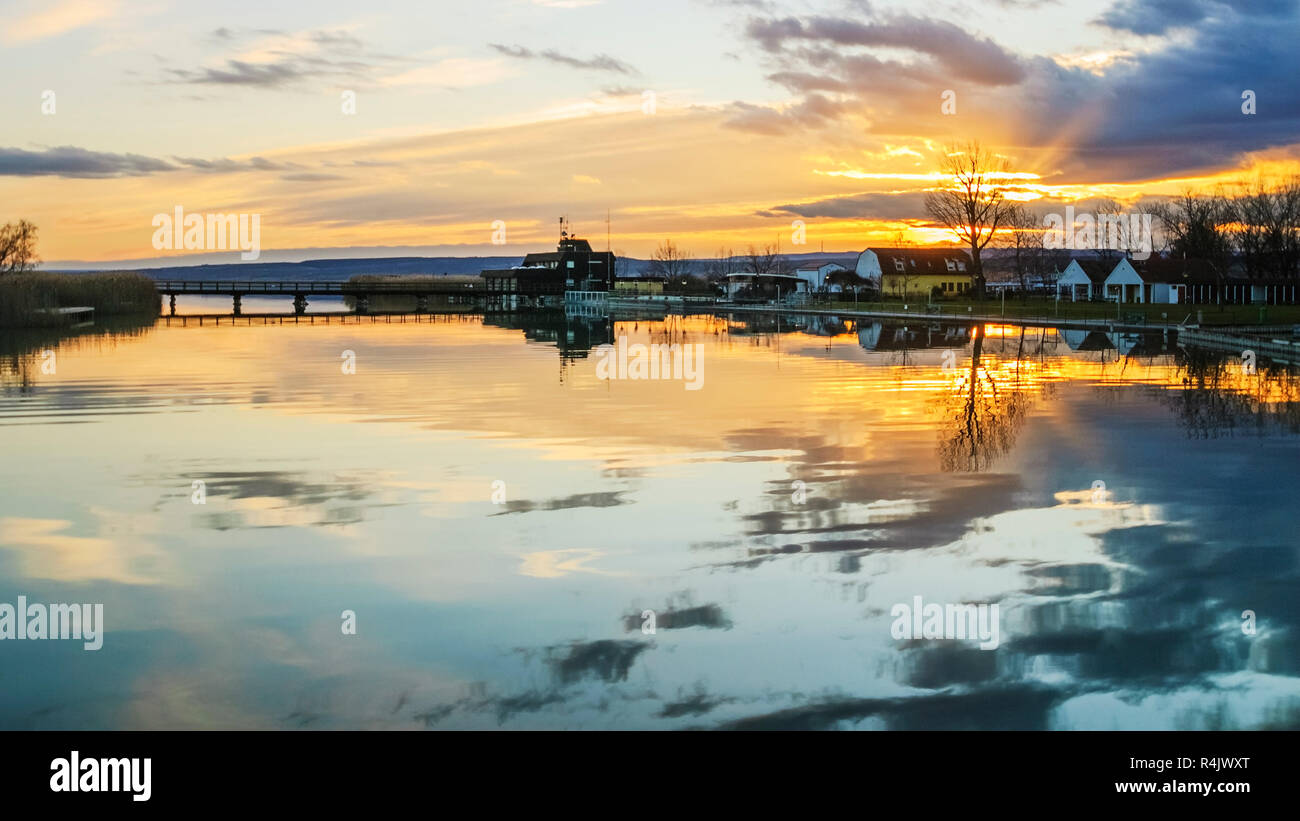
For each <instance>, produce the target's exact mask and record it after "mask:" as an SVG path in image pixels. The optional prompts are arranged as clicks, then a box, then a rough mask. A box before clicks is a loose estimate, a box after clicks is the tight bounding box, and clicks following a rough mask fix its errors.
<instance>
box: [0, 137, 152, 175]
mask: <svg viewBox="0 0 1300 821" xmlns="http://www.w3.org/2000/svg"><path fill="white" fill-rule="evenodd" d="M173 169H174V166H172V165H170V164H169V163H167V162H164V161H163V160H158V159H154V158H153V157H144V156H141V155H139V154H110V153H107V152H102V151H88V150H86V149H84V148H77V147H75V146H71V145H65V146H60V147H58V148H47V149H45V150H44V151H25V150H23V149H21V148H0V176H6V177H42V176H57V177H80V178H95V177H140V176H144V175H146V174H152V173H154V172H157V171H170V170H173Z"/></svg>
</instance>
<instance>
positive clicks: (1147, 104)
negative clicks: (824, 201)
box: [727, 0, 1300, 182]
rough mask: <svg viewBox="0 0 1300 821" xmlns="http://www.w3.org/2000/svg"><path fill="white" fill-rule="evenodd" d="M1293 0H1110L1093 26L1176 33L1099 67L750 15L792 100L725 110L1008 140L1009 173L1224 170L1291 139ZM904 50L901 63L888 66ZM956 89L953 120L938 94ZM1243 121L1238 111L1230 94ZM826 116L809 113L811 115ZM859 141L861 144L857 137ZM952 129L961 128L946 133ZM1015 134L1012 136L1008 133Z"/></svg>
mask: <svg viewBox="0 0 1300 821" xmlns="http://www.w3.org/2000/svg"><path fill="white" fill-rule="evenodd" d="M1298 5H1300V4H1298V3H1297V2H1296V0H1254V1H1253V2H1246V3H1242V4H1233V5H1228V4H1226V3H1218V2H1213V0H1122V2H1120V3H1118V4H1116V5H1114V6H1113V7H1112V8H1111V9H1110V10H1109V11H1107V12H1105V13H1104V14H1103V20H1105V21H1107V22H1103V23H1102V25H1109V26H1110V27H1112V28H1121V27H1122V28H1124V30H1126V31H1129V32H1148V31H1149V32H1154V31H1157V30H1159V31H1166V30H1169V29H1171V28H1173V27H1175V25H1176V26H1178V27H1181V28H1183V29H1184V30H1185V31H1186V34H1187V36H1186V37H1185V38H1180V39H1179V40H1177V41H1172V40H1171V41H1170V42H1168V43H1166V44H1165V45H1164V47H1163V48H1159V49H1157V50H1155V51H1151V52H1147V53H1142V54H1137V55H1129V56H1121V57H1119V58H1117V59H1115V60H1114V61H1113V62H1111V63H1110V64H1109V65H1107V66H1106V67H1105V68H1104V69H1103V70H1102V71H1100V72H1094V71H1092V70H1087V69H1084V68H1078V67H1071V66H1063V65H1060V64H1058V63H1057V62H1055V61H1054V60H1052V59H1049V58H1046V57H1016V56H1013V55H1011V54H1008V53H1007V52H1005V51H1003V50H1002V49H1001V47H999V46H998V45H997V44H995V43H993V42H992V41H989V40H987V39H982V38H979V37H975V36H973V35H969V34H966V33H965V32H963V31H962V30H961V29H960V28H958V27H957V26H956V25H954V24H952V23H947V22H938V21H934V20H930V19H926V18H918V17H908V16H891V17H888V18H883V19H881V20H877V21H872V20H871V19H870V16H869V15H868V16H867V19H866V21H863V20H859V19H841V18H833V17H811V18H795V17H780V18H768V19H758V18H755V19H751V20H750V21H749V22H748V24H747V25H746V27H745V32H746V35H747V36H748V38H749V39H750V41H751V42H753V43H754V44H755V45H756V46H757V47H758V48H759V49H760V50H761V53H763V54H766V55H767V58H766V59H767V61H768V62H769V63H770V65H771V67H772V71H771V73H770V74H769V75H768V78H769V79H770V80H771V81H772V82H774V83H776V84H778V85H780V86H782V87H784V88H785V89H787V90H789V91H790V92H791V93H792V94H794V95H795V96H796V99H797V100H798V101H799V102H798V103H795V104H793V105H787V106H783V107H779V108H778V107H769V106H756V105H750V104H746V103H738V104H733V106H732V107H731V114H732V116H731V118H730V119H729V120H728V123H727V124H728V125H729V126H731V127H735V128H741V129H745V130H748V131H752V132H755V133H760V134H785V133H790V132H792V131H799V130H804V131H806V130H817V129H822V128H825V127H827V126H830V125H833V124H834V123H835V122H838V121H842V120H843V119H844V118H843V116H839V115H835V114H834V113H833V111H832V109H831V106H832V105H834V106H837V107H838V111H839V112H842V114H844V115H849V116H851V117H853V119H854V120H855V122H853V123H848V125H856V123H863V124H865V128H864V130H865V133H867V134H870V135H872V136H875V137H914V136H917V135H927V136H932V135H934V134H952V133H953V129H954V127H956V128H958V129H960V128H963V127H965V128H969V127H970V123H971V121H970V120H961V119H959V117H960V115H966V114H969V115H973V116H975V117H976V118H977V119H976V120H975V122H976V123H985V124H986V126H985V128H986V131H985V133H983V134H975V135H970V134H967V136H983V137H984V138H985V139H990V135H989V133H988V132H989V131H991V132H992V133H993V134H994V135H997V134H998V133H999V132H1002V136H1003V137H1004V138H1006V137H1010V138H1011V139H1014V144H1015V145H1016V146H1017V149H1016V152H1015V153H1017V154H1019V155H1020V159H1021V160H1022V161H1024V160H1026V159H1030V158H1032V157H1033V156H1034V154H1035V153H1036V152H1037V151H1039V150H1040V149H1048V148H1051V149H1053V151H1054V158H1053V162H1054V163H1055V167H1054V168H1051V169H1046V170H1048V171H1051V172H1059V173H1060V174H1061V175H1062V176H1061V178H1062V179H1064V178H1069V179H1071V180H1072V181H1078V182H1087V181H1140V180H1144V179H1153V178H1159V177H1164V176H1171V175H1175V174H1187V173H1197V172H1205V171H1212V170H1218V169H1222V168H1223V167H1224V166H1226V165H1232V164H1235V163H1237V162H1239V161H1240V159H1241V157H1242V155H1243V154H1245V153H1247V152H1251V151H1259V150H1263V149H1268V148H1277V147H1282V146H1287V145H1291V144H1294V143H1296V142H1298V141H1300V87H1298V86H1297V85H1296V84H1295V83H1294V82H1293V81H1292V79H1291V78H1293V77H1294V76H1296V75H1297V74H1298V73H1300V52H1297V51H1296V49H1295V48H1294V43H1295V41H1296V40H1297V39H1300V19H1298V14H1297V6H1298ZM899 50H902V51H903V52H904V53H906V52H909V51H910V52H912V53H913V55H915V56H914V58H913V59H909V58H907V57H906V56H903V57H899V56H897V55H898V53H899ZM947 89H954V90H955V91H956V94H957V107H958V115H959V117H950V116H944V115H943V114H942V113H941V111H940V107H939V100H940V94H941V93H942V92H943V91H945V90H947ZM1247 89H1249V90H1251V91H1253V92H1254V93H1255V95H1256V99H1257V113H1256V114H1253V115H1246V114H1243V113H1242V111H1241V105H1242V93H1243V91H1245V90H1247ZM828 113H829V114H831V116H819V115H825V114H828ZM859 133H862V132H859ZM958 133H961V132H958ZM1012 135H1014V136H1012Z"/></svg>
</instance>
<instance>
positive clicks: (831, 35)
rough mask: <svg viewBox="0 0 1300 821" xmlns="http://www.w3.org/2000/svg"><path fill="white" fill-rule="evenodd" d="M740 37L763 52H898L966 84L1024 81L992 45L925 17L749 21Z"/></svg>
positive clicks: (1016, 65)
mask: <svg viewBox="0 0 1300 821" xmlns="http://www.w3.org/2000/svg"><path fill="white" fill-rule="evenodd" d="M746 32H747V33H748V35H749V36H750V38H752V39H753V40H755V41H757V42H758V43H759V44H760V45H761V46H762V47H763V48H764V49H766V50H767V51H769V52H781V51H783V50H784V49H785V48H786V47H787V46H797V45H801V44H804V43H813V44H817V45H822V46H825V45H829V46H834V47H838V48H845V47H855V46H857V47H869V48H891V49H902V50H905V51H912V52H916V53H918V54H923V55H926V56H927V57H929V58H930V59H931V60H932V61H933V62H934V63H935V64H936V65H937V66H938V67H939V68H941V69H942V70H943V71H945V72H950V73H952V74H954V75H956V76H958V77H961V78H962V79H963V80H966V81H967V82H973V83H979V84H982V85H993V86H997V85H1009V84H1012V83H1017V82H1019V81H1020V80H1022V79H1023V78H1024V76H1025V69H1024V66H1023V65H1022V64H1021V62H1020V60H1019V59H1018V58H1016V57H1015V56H1014V55H1012V54H1011V53H1010V52H1008V51H1006V50H1005V49H1003V48H1002V47H1001V46H999V45H998V44H997V43H995V42H993V41H992V40H989V39H987V38H981V37H976V36H974V35H972V34H969V33H968V32H966V31H964V30H963V29H961V28H959V27H958V26H956V25H954V24H952V23H949V22H947V21H944V20H931V19H930V18H927V17H913V16H910V15H900V16H897V17H891V18H888V19H887V20H884V21H881V22H871V23H863V22H859V21H857V20H847V19H843V18H838V17H812V18H808V19H806V20H801V19H796V18H793V17H787V18H784V19H780V20H776V19H768V20H763V19H754V20H751V21H750V22H749V25H748V26H747V27H746ZM821 56H822V57H823V58H825V59H832V60H833V59H834V57H835V54H834V53H833V52H831V51H824V52H822V53H821Z"/></svg>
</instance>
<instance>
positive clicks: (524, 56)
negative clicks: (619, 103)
mask: <svg viewBox="0 0 1300 821" xmlns="http://www.w3.org/2000/svg"><path fill="white" fill-rule="evenodd" d="M488 46H489V47H490V48H492V49H495V50H496V51H498V52H500V53H502V54H504V55H506V56H507V57H514V58H517V59H520V60H547V61H549V62H552V63H556V64H559V65H563V66H568V67H570V68H577V69H586V70H590V71H609V72H614V73H617V74H637V73H639V72H637V70H636V69H635V68H633V67H632V66H630V65H628V64H627V63H624V62H623V61H621V60H617V59H615V58H613V57H611V56H609V55H608V54H597V55H595V56H593V57H591V58H589V59H586V60H583V59H581V58H578V57H573V56H570V55H568V54H563V53H561V52H559V51H556V50H555V49H547V50H545V51H540V52H538V51H533V50H532V49H529V48H524V47H523V46H506V45H502V44H500V43H488Z"/></svg>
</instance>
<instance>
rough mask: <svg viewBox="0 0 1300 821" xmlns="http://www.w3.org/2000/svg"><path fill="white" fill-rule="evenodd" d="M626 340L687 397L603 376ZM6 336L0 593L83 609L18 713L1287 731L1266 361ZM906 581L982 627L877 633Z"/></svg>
mask: <svg viewBox="0 0 1300 821" xmlns="http://www.w3.org/2000/svg"><path fill="white" fill-rule="evenodd" d="M249 302H251V301H249ZM249 302H246V304H245V311H250V310H255V309H257V308H256V307H255V306H251V305H250V304H249ZM274 309H275V310H283V309H284V306H283V305H282V304H277V305H276V306H275V308H274ZM621 336H625V337H626V338H627V340H628V342H629V343H631V344H636V343H651V342H660V343H680V344H692V345H693V344H698V345H701V346H702V348H701V357H702V359H701V361H702V368H703V370H702V376H701V378H700V382H699V384H700V387H699V389H698V390H688V389H687V385H686V381H685V379H682V380H678V379H659V380H648V379H647V380H631V379H624V380H617V379H615V380H602V379H599V378H598V377H597V372H598V365H599V362H600V361H602V360H603V359H604V355H603V354H600V353H599V352H598V351H596V350H595V349H594V348H595V346H596V345H599V344H601V343H607V342H615V341H617V340H618V338H619V337H621ZM5 344H6V345H8V347H7V348H4V349H3V350H0V380H2V387H0V458H2V459H3V465H4V467H3V470H2V471H0V602H9V603H14V602H16V600H17V597H18V596H19V595H25V596H26V597H27V598H28V600H29V601H33V602H47V603H48V602H69V603H71V602H83V603H102V604H103V605H104V619H105V624H106V628H107V629H106V634H105V637H104V643H103V647H102V649H100V650H98V651H87V650H84V649H82V643H81V642H78V641H33V640H26V641H18V640H14V641H3V642H0V681H2V682H3V687H0V727H4V728H6V729H12V728H69V729H99V728H286V729H296V728H306V729H322V728H390V729H425V728H437V729H442V728H492V729H495V728H506V729H534V728H575V729H576V728H582V729H614V728H688V727H704V728H726V727H755V728H791V727H793V728H860V729H875V728H889V729H940V728H987V729H1015V728H1042V729H1112V728H1119V729H1130V728H1131V729H1150V728H1156V729H1163V728H1264V727H1272V728H1278V727H1289V728H1296V727H1300V638H1298V637H1300V631H1298V628H1300V565H1298V563H1297V558H1298V553H1300V550H1298V548H1300V537H1297V527H1296V498H1297V491H1300V479H1298V478H1297V468H1298V467H1300V436H1298V435H1297V431H1300V384H1298V382H1297V378H1296V376H1295V375H1294V374H1291V373H1288V372H1285V371H1280V370H1278V369H1276V368H1272V367H1270V366H1268V364H1267V363H1265V362H1263V361H1261V362H1260V367H1259V369H1258V371H1257V372H1256V373H1254V374H1249V373H1241V370H1242V369H1241V367H1240V365H1239V363H1237V362H1235V361H1233V360H1231V359H1229V360H1226V361H1225V360H1222V359H1220V358H1218V357H1216V356H1212V355H1197V356H1191V357H1189V356H1187V355H1185V354H1184V353H1183V352H1181V351H1177V350H1174V349H1169V348H1167V347H1166V345H1165V343H1164V341H1163V340H1162V339H1161V338H1160V337H1159V336H1154V337H1148V338H1142V337H1118V336H1116V337H1108V336H1106V335H1103V334H1085V333H1082V332H1060V333H1058V332H1056V331H1053V330H1046V331H1044V330H1039V329H1021V328H1017V327H1011V326H1006V327H1001V326H980V327H977V328H975V329H974V331H973V332H972V330H971V329H970V328H968V327H955V326H954V327H939V326H933V327H930V326H925V325H914V326H910V327H905V326H904V325H902V324H890V325H882V324H878V323H863V324H860V325H859V324H854V323H853V322H840V321H836V320H830V319H825V318H822V319H797V318H791V319H787V320H783V321H782V322H781V323H779V324H778V323H777V321H776V320H774V319H772V318H752V317H750V318H747V317H741V316H735V317H731V318H723V317H712V316H708V317H705V316H700V317H690V318H682V317H674V318H668V319H640V320H636V319H628V320H621V319H620V320H617V321H611V320H606V319H590V318H580V317H567V318H566V317H565V316H564V315H563V314H548V315H529V316H524V315H515V316H511V317H502V316H490V317H488V318H487V319H484V318H483V317H482V316H446V317H437V318H433V319H432V320H431V319H430V318H428V317H425V318H424V321H421V322H418V323H417V322H413V321H407V322H399V321H396V320H393V321H391V322H389V321H384V319H383V318H380V319H379V321H378V322H373V323H372V322H371V321H369V320H366V321H363V322H361V323H359V324H356V323H354V322H352V321H349V323H348V324H339V323H338V321H337V320H336V321H334V322H332V323H330V324H324V323H323V322H322V321H321V320H320V319H317V320H316V323H315V324H307V323H305V322H304V323H300V324H283V325H280V324H273V325H260V324H257V323H256V322H255V323H253V324H252V325H240V326H237V327H231V326H230V325H229V324H227V323H223V324H222V325H220V326H217V327H213V326H212V324H211V323H210V322H209V323H207V324H205V325H204V326H202V327H199V326H197V325H195V324H194V323H193V322H192V321H190V322H189V323H188V324H186V325H185V326H181V325H180V324H179V322H176V321H173V323H172V324H171V325H170V326H169V325H167V324H164V323H163V322H159V323H158V324H156V325H148V326H145V327H142V328H137V329H134V330H132V331H130V332H129V333H123V334H115V335H104V334H93V333H91V334H82V335H80V336H77V337H75V338H70V339H65V340H62V341H53V340H44V341H42V340H35V341H33V340H21V339H20V340H17V341H15V340H12V339H11V340H9V341H8V342H6V343H5ZM46 350H50V351H53V352H54V355H53V360H52V364H53V367H52V368H46V369H45V370H47V371H48V370H52V371H53V372H45V371H43V370H42V366H43V365H45V364H46V363H47V362H49V361H50V359H49V354H45V353H44V351H46ZM348 352H351V355H352V357H351V358H349V354H348ZM349 362H352V363H354V364H355V373H346V372H345V370H346V369H345V367H344V366H345V365H347V364H349ZM196 482H202V483H203V485H202V487H203V490H204V494H205V495H204V498H203V499H202V501H203V504H196V503H195V501H196V499H195V487H196V485H195V483H196ZM918 596H919V597H921V599H922V600H923V602H925V603H940V604H944V603H949V604H962V603H970V604H975V605H991V604H997V605H998V613H999V617H998V618H999V642H998V646H997V647H996V648H995V649H988V650H983V649H980V647H979V645H978V641H972V640H969V639H948V638H933V637H932V638H895V635H894V629H895V627H896V625H895V621H896V619H895V617H894V615H893V613H894V607H895V605H899V604H906V605H909V606H910V605H912V604H913V603H914V602H915V597H918ZM1246 610H1250V611H1253V612H1254V614H1255V625H1254V631H1255V632H1254V635H1247V632H1246V630H1244V629H1243V624H1245V620H1244V619H1243V615H1242V614H1243V611H1246ZM344 611H353V613H354V614H355V635H349V634H345V632H344V617H343V613H344ZM647 611H651V613H647ZM651 620H653V632H648V631H649V630H650V627H651V625H650V621H651Z"/></svg>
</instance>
